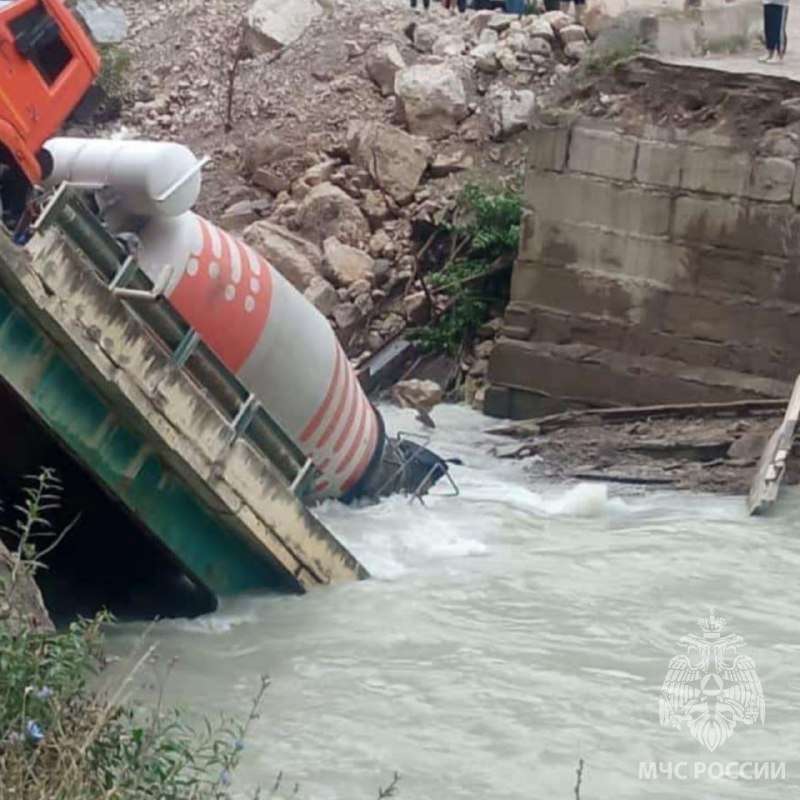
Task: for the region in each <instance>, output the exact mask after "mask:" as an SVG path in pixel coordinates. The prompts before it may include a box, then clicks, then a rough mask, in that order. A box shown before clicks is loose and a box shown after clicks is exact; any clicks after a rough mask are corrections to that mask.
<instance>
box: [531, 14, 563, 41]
mask: <svg viewBox="0 0 800 800" xmlns="http://www.w3.org/2000/svg"><path fill="white" fill-rule="evenodd" d="M525 30H527V32H528V36H530V37H531V38H534V39H547V40H548V41H551V42H552V41H553V39H555V38H556V32H555V31H554V30H553V26H552V25H551V24H550V23H549V22H548V21H547V20H546V19H542V18H541V17H535V16H530V17H526V18H525Z"/></svg>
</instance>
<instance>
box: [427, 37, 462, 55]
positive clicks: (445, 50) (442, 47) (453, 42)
mask: <svg viewBox="0 0 800 800" xmlns="http://www.w3.org/2000/svg"><path fill="white" fill-rule="evenodd" d="M465 49H466V44H465V42H464V39H463V38H462V37H461V36H457V35H456V34H454V33H446V34H444V36H440V37H439V38H438V39H437V40H436V41H435V42H434V43H433V54H434V55H436V56H445V57H446V58H454V57H455V56H460V55H461V54H462V53H463V52H464V50H465Z"/></svg>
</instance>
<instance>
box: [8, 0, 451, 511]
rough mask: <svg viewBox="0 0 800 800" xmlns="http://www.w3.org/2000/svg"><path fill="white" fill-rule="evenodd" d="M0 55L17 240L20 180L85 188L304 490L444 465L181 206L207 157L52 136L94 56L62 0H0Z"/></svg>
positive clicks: (364, 486)
mask: <svg viewBox="0 0 800 800" xmlns="http://www.w3.org/2000/svg"><path fill="white" fill-rule="evenodd" d="M0 59H2V62H0V63H2V66H3V69H4V71H3V72H0V99H2V100H3V105H2V106H0V145H2V147H3V148H4V149H3V153H4V157H5V162H4V165H5V167H6V170H5V173H4V174H3V175H2V176H0V191H2V196H3V199H4V204H5V203H8V204H9V205H8V206H7V207H6V211H5V216H6V221H7V223H11V224H12V225H16V227H17V232H16V233H17V241H18V242H24V241H25V237H24V235H23V236H22V237H20V233H23V234H24V233H25V231H22V232H21V231H20V230H19V227H20V224H21V223H20V222H19V218H20V216H21V212H22V208H21V204H22V206H24V203H25V197H26V196H27V190H28V187H30V186H31V185H37V186H39V187H40V188H41V189H42V190H44V191H45V192H47V191H50V192H54V191H55V190H56V189H57V188H58V187H59V186H69V187H70V190H76V191H79V192H81V193H83V194H84V195H85V196H86V197H87V204H88V205H89V207H90V208H91V209H93V210H94V212H95V213H96V215H97V218H98V222H99V223H101V224H102V226H103V228H104V229H105V230H106V231H108V232H109V233H110V234H111V235H113V236H114V237H116V240H117V241H119V242H123V243H124V244H125V247H126V248H127V249H128V250H129V252H130V254H131V255H130V259H129V260H133V261H134V266H135V267H136V268H137V269H138V270H140V271H141V272H142V273H143V274H144V275H146V276H147V278H149V279H150V281H151V283H152V287H153V290H152V295H153V299H155V300H157V301H158V302H163V301H164V300H166V301H167V302H168V303H169V304H170V305H171V306H172V307H173V308H174V309H176V310H177V311H178V312H179V313H180V315H181V316H182V317H183V319H184V320H185V321H186V323H188V325H189V326H190V328H191V330H192V332H193V335H194V336H195V337H196V339H197V340H199V341H202V342H203V344H204V345H205V346H206V347H207V348H208V349H209V350H210V351H211V352H212V353H213V354H214V355H215V356H216V358H218V359H219V361H220V362H221V363H222V364H223V365H224V367H226V368H227V369H228V370H229V371H230V372H231V373H232V374H233V375H235V376H236V378H237V379H238V380H239V381H240V383H241V384H242V385H243V386H244V387H246V389H247V390H248V391H249V392H250V393H251V398H252V399H253V401H254V402H255V403H258V404H260V405H261V407H263V408H264V409H265V410H267V411H268V412H269V414H270V416H271V418H272V419H273V420H275V421H276V423H277V424H278V425H279V426H280V428H281V429H282V431H283V433H284V434H285V435H286V436H287V437H288V439H290V440H291V441H292V442H293V444H294V445H295V446H296V448H297V449H298V450H299V451H300V452H301V453H302V454H303V455H304V456H305V457H306V458H307V459H308V462H307V463H308V464H309V465H310V468H311V470H312V474H313V480H311V481H309V482H308V483H307V486H308V488H307V489H306V490H305V492H304V496H303V499H304V500H306V501H307V502H312V501H316V500H320V499H324V498H337V499H341V500H344V501H350V500H353V499H357V498H364V497H376V496H380V495H385V494H391V493H394V492H398V491H404V492H409V493H413V494H417V495H421V494H423V493H425V492H426V491H427V490H428V489H429V488H430V487H431V486H432V485H433V484H434V483H436V481H437V480H439V479H440V478H442V477H444V476H448V477H449V473H448V466H447V463H446V462H445V461H444V460H443V459H441V458H439V457H438V456H437V455H435V454H434V453H432V452H431V451H429V450H427V449H426V448H425V447H424V446H423V445H422V444H420V443H418V442H416V441H414V440H412V439H409V438H406V437H401V438H390V437H389V436H387V435H386V432H385V430H384V425H383V421H382V419H381V416H380V414H379V412H378V411H377V410H376V408H375V407H374V406H373V405H372V403H371V402H370V401H369V399H368V398H367V396H366V394H365V392H364V391H363V390H362V387H361V385H360V384H359V381H358V378H357V376H356V375H355V372H354V370H353V368H352V366H351V364H350V362H349V360H348V358H347V356H346V354H345V353H344V351H343V349H342V347H341V345H340V344H339V342H338V340H337V337H336V335H335V333H334V331H333V330H332V328H331V327H330V325H329V324H328V321H327V320H326V319H325V317H324V316H323V315H322V314H321V313H320V312H319V311H318V310H317V309H316V308H315V307H314V306H313V305H311V304H310V303H308V302H307V301H306V300H305V298H304V297H303V296H302V295H301V294H300V293H299V292H298V291H297V290H296V289H295V288H294V287H293V286H292V285H291V284H290V283H289V282H288V281H287V280H286V279H285V278H284V277H283V276H282V275H281V274H280V273H279V272H278V271H277V270H276V269H274V268H273V267H272V265H270V264H269V263H268V262H267V260H266V259H265V258H263V257H262V256H261V255H260V254H259V253H257V252H255V251H254V250H253V249H251V248H250V247H248V246H247V245H245V244H244V243H243V242H242V241H241V240H239V239H238V238H236V237H234V236H232V235H230V234H229V233H227V232H226V231H224V230H221V229H220V228H218V227H216V226H215V225H213V224H212V223H210V222H209V221H207V220H205V219H203V218H202V217H200V216H198V215H196V214H195V213H194V212H193V211H192V210H191V209H192V207H193V205H194V203H195V201H196V200H197V198H198V195H199V192H200V188H201V170H202V166H203V163H204V161H203V160H200V159H197V158H196V157H195V156H194V154H193V153H192V152H191V151H189V150H188V149H187V148H186V147H184V146H182V145H179V144H172V143H165V142H146V141H138V140H98V139H76V138H50V137H52V135H53V134H54V133H55V132H56V131H57V130H58V128H59V127H60V126H61V124H62V122H63V121H64V119H66V117H67V116H68V115H69V113H70V111H71V110H72V107H74V106H75V105H76V104H78V103H79V102H80V101H81V98H82V96H83V95H84V94H85V92H86V91H87V88H88V86H89V84H90V83H91V81H92V78H93V77H94V75H95V74H96V73H97V70H98V68H99V59H97V56H96V53H95V51H94V49H93V48H92V46H91V43H90V41H89V39H88V37H87V36H86V34H85V33H84V32H83V30H82V29H81V27H80V26H79V25H78V23H77V21H76V20H75V19H74V18H73V17H71V15H70V14H69V12H68V11H67V10H66V9H65V7H64V6H63V4H62V3H61V2H59V0H39V2H37V0H17V2H11V3H10V4H3V3H2V2H0ZM23 222H24V223H25V224H27V223H26V221H25V220H24V219H23Z"/></svg>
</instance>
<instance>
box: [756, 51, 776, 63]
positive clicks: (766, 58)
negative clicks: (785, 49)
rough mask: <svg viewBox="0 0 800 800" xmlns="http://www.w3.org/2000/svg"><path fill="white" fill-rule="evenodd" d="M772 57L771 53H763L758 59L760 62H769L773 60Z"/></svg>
mask: <svg viewBox="0 0 800 800" xmlns="http://www.w3.org/2000/svg"><path fill="white" fill-rule="evenodd" d="M774 58H775V56H774V55H773V54H772V53H764V55H763V56H761V58H759V59H758V60H759V62H760V63H761V64H769V63H771V62H772V61H773V60H774Z"/></svg>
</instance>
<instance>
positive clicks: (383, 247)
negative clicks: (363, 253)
mask: <svg viewBox="0 0 800 800" xmlns="http://www.w3.org/2000/svg"><path fill="white" fill-rule="evenodd" d="M392 244H393V242H392V237H391V236H389V234H388V233H386V231H385V230H383V229H381V230H379V231H376V232H375V233H374V234H372V238H371V239H370V240H369V253H370V255H371V256H373V257H374V258H379V257H380V256H382V255H384V254H385V253H386V252H387V250H389V249H391V248H392ZM373 271H374V270H373ZM376 277H378V276H377V274H376Z"/></svg>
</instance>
